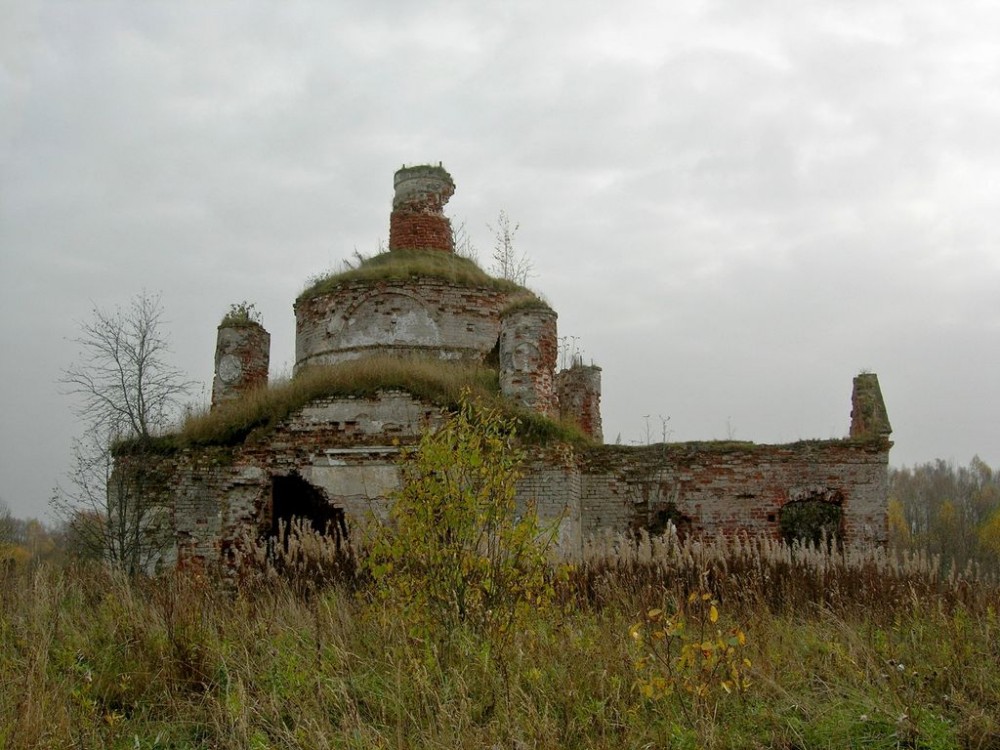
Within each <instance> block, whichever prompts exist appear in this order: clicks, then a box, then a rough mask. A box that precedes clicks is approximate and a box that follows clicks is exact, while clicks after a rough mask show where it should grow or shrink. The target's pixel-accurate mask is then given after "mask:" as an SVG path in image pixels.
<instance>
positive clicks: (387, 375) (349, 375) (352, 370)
mask: <svg viewBox="0 0 1000 750" xmlns="http://www.w3.org/2000/svg"><path fill="white" fill-rule="evenodd" d="M385 390H401V391H405V392H407V393H410V394H411V395H413V396H414V397H416V398H418V399H421V400H424V401H428V402H430V403H432V404H435V405H437V406H441V407H444V408H446V409H455V408H457V406H458V404H459V402H460V400H461V398H462V395H463V393H468V394H469V396H470V397H471V398H473V399H474V400H475V399H478V400H481V401H483V402H484V403H487V404H491V405H492V404H496V405H499V406H501V407H502V408H503V410H504V412H505V413H507V414H509V415H510V416H512V417H514V418H515V419H516V420H517V422H518V429H519V434H520V436H521V438H522V439H524V440H525V441H526V442H531V443H547V442H550V441H560V442H571V443H585V442H587V440H588V439H587V438H586V437H585V436H584V435H583V433H582V432H581V431H580V430H579V428H577V427H576V426H575V425H566V424H562V423H560V422H555V421H553V420H550V419H546V418H545V417H542V416H540V415H538V414H534V413H531V412H526V411H523V410H519V409H517V408H515V407H514V406H512V405H511V404H509V403H508V402H506V401H505V400H504V399H502V398H501V397H500V386H499V376H498V374H497V371H496V370H494V369H491V368H489V367H486V366H484V365H476V364H465V363H456V362H445V361H442V360H432V359H412V358H411V359H403V358H400V357H393V356H389V355H385V356H375V357H366V358H364V359H359V360H354V361H351V362H343V363H340V364H337V365H329V366H323V367H312V368H309V369H306V370H303V371H302V372H300V373H299V374H298V375H296V376H295V377H294V378H291V379H290V380H285V381H281V382H278V383H275V384H273V385H271V386H268V387H267V388H260V389H257V390H254V391H250V392H248V393H246V394H244V395H243V396H242V397H240V398H238V399H235V400H233V401H230V402H226V403H224V404H221V405H220V406H218V407H216V408H215V409H213V410H211V411H207V410H206V411H203V412H201V413H196V414H192V415H190V416H188V417H187V419H185V421H184V424H183V425H182V426H181V428H180V429H179V430H178V431H177V432H175V433H171V434H168V435H163V436H161V437H158V438H154V439H153V441H152V442H151V443H146V444H144V445H142V446H140V445H139V444H138V443H135V442H133V441H125V442H123V443H120V444H119V445H117V446H116V448H115V452H116V453H118V454H126V453H131V452H135V451H138V450H140V449H142V450H152V451H154V452H160V453H169V452H172V451H175V450H178V449H182V448H188V447H197V446H212V445H215V446H235V445H240V444H243V443H245V442H253V441H255V440H259V439H261V438H264V437H266V436H267V435H268V434H269V433H271V432H272V431H273V430H274V429H275V428H276V427H277V426H278V425H279V424H280V423H281V422H282V421H283V420H284V419H286V418H287V417H289V416H290V415H291V414H292V413H293V412H295V411H296V410H298V409H301V408H302V407H303V406H305V405H306V404H308V403H310V402H311V401H314V400H316V399H320V398H329V397H351V396H354V397H358V398H370V397H374V396H375V395H377V394H378V392H379V391H385Z"/></svg>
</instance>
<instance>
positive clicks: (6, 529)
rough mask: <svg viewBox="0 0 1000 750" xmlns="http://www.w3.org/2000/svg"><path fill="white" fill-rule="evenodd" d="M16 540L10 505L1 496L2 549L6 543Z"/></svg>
mask: <svg viewBox="0 0 1000 750" xmlns="http://www.w3.org/2000/svg"><path fill="white" fill-rule="evenodd" d="M13 541H14V517H13V516H12V515H11V513H10V506H8V505H7V503H6V501H5V500H4V499H3V498H2V497H0V551H2V549H3V547H4V545H7V544H11V543H13Z"/></svg>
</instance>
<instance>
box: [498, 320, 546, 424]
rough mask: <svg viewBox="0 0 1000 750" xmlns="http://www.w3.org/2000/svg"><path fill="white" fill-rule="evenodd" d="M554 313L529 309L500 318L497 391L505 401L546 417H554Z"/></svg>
mask: <svg viewBox="0 0 1000 750" xmlns="http://www.w3.org/2000/svg"><path fill="white" fill-rule="evenodd" d="M557 349H558V341H557V338H556V313H555V311H553V310H551V309H550V308H548V307H541V306H531V307H524V308H517V309H514V310H512V311H510V312H507V313H505V314H504V315H503V317H502V318H501V319H500V392H501V394H503V396H504V397H505V398H508V399H510V400H511V401H513V402H514V403H515V404H518V405H519V406H523V407H524V408H526V409H530V410H531V411H535V412H538V413H539V414H544V415H545V416H547V417H554V416H556V412H557V407H556V396H555V389H554V386H553V377H554V375H555V369H556V352H557Z"/></svg>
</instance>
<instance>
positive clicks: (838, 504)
mask: <svg viewBox="0 0 1000 750" xmlns="http://www.w3.org/2000/svg"><path fill="white" fill-rule="evenodd" d="M454 190H455V184H454V182H453V180H452V178H451V175H450V174H449V173H448V172H447V171H446V170H445V169H444V168H443V167H442V166H440V165H438V166H414V167H404V168H403V169H400V170H399V171H398V172H396V174H395V180H394V197H393V201H392V211H391V214H390V219H389V223H390V235H389V249H388V251H387V252H385V253H383V254H381V255H378V256H375V257H374V258H371V259H368V260H367V261H365V262H364V263H363V264H361V265H360V266H359V267H357V268H355V269H352V270H347V271H345V272H343V273H340V274H335V275H333V276H330V277H328V278H326V279H322V280H320V281H318V282H316V283H315V284H313V285H312V286H311V287H310V288H309V289H306V290H305V291H304V292H303V293H302V294H301V295H300V296H299V298H298V299H297V300H296V301H295V304H294V310H295V319H296V344H295V359H296V362H295V372H296V377H299V376H300V375H303V374H304V373H306V372H307V371H311V370H315V368H337V367H342V366H344V365H345V364H346V363H352V362H353V363H357V362H364V361H368V360H371V361H373V362H375V361H377V360H378V358H386V357H391V358H392V359H393V360H397V361H401V362H404V363H409V362H412V363H414V366H416V363H418V362H426V361H433V362H440V363H445V364H448V365H449V366H452V365H453V366H456V367H459V366H466V367H469V366H471V367H473V368H477V370H478V371H482V372H487V373H489V374H491V375H493V376H495V381H496V383H497V384H498V386H497V388H498V390H499V393H500V395H501V397H502V398H503V399H504V400H506V402H508V403H510V404H511V405H512V406H513V407H515V408H516V409H520V410H522V412H530V413H533V414H537V415H539V416H540V417H542V418H546V419H561V420H563V421H568V422H572V423H575V424H576V425H578V427H579V429H580V430H581V431H582V432H583V433H584V434H585V435H586V436H587V437H588V440H587V441H576V442H573V443H569V442H564V441H560V440H550V441H548V442H541V443H539V444H537V445H536V444H532V445H531V446H530V447H529V457H530V458H529V460H528V462H527V465H526V466H525V476H524V478H523V479H522V481H521V482H520V485H519V500H521V501H525V502H531V503H533V504H534V505H535V507H536V509H537V511H538V514H539V516H540V519H541V520H542V521H543V522H544V521H546V520H550V521H555V522H558V524H559V535H558V543H559V546H560V548H561V549H562V551H563V552H564V553H565V554H567V555H570V556H573V555H578V554H580V552H581V551H582V549H583V545H584V543H585V540H586V539H587V538H588V537H590V536H593V535H600V534H603V533H606V532H608V531H613V532H623V533H627V532H634V531H638V530H646V531H648V532H650V533H660V532H663V531H665V530H667V529H668V528H670V527H673V528H676V529H677V531H678V533H680V534H686V535H700V536H705V537H712V536H717V535H735V534H738V533H742V532H746V533H749V534H764V535H769V536H772V537H777V536H780V535H781V534H782V533H783V530H786V531H787V527H788V524H789V523H790V522H791V521H790V520H789V519H792V518H793V516H794V513H795V511H796V509H800V508H803V507H806V506H815V507H818V508H820V509H821V510H825V511H829V513H825V514H823V513H821V514H820V515H821V516H822V517H823V518H824V519H825V520H824V521H823V523H824V524H826V526H825V527H824V528H825V529H828V530H830V531H831V532H835V533H836V534H837V535H839V536H840V537H841V538H842V539H844V540H845V541H847V542H869V541H870V542H876V543H881V542H884V541H885V539H886V535H887V527H886V505H887V491H888V456H889V449H890V447H891V445H892V443H891V442H890V440H889V435H890V432H891V428H890V426H889V420H888V417H887V414H886V410H885V405H884V403H883V400H882V395H881V392H880V390H879V384H878V379H877V377H876V376H875V375H874V374H862V375H859V376H858V377H856V378H855V380H854V384H853V395H852V411H851V422H850V434H849V437H847V438H844V439H836V440H806V441H800V442H796V443H791V444H787V445H758V444H754V443H750V442H732V441H729V442H683V443H665V444H659V445H649V446H638V447H635V446H621V445H604V444H603V436H602V426H601V410H600V400H601V369H600V368H599V367H596V366H585V365H584V364H583V363H582V362H580V361H574V362H572V363H571V365H570V366H569V367H568V368H565V369H562V370H557V347H558V339H557V328H556V322H557V314H556V312H555V311H554V310H552V309H551V308H550V307H549V305H547V304H546V303H545V302H544V301H542V300H541V299H539V298H538V297H537V296H536V295H534V294H533V293H532V292H530V291H529V290H527V289H525V288H523V287H521V286H519V285H517V284H514V283H512V282H510V281H506V280H503V279H496V278H492V277H490V276H489V275H487V274H486V273H485V272H483V271H482V270H481V269H479V268H478V267H477V266H476V265H475V264H474V263H472V262H471V261H469V260H468V259H465V258H461V257H459V256H457V255H456V254H455V252H454V248H453V239H452V231H451V225H450V222H449V220H448V219H447V217H446V216H445V214H444V210H443V209H444V206H445V204H446V203H447V201H448V199H449V197H450V196H451V195H452V194H453V192H454ZM269 345H270V337H269V335H268V334H267V332H266V331H265V330H264V329H263V327H262V326H261V325H260V323H259V322H258V321H255V320H252V319H249V318H247V319H244V318H240V317H239V316H237V318H236V319H229V316H227V319H224V320H223V322H222V324H221V325H220V326H219V330H218V346H217V350H216V359H215V370H216V374H215V381H214V385H213V395H212V404H213V409H224V408H227V406H226V405H227V404H230V403H232V402H234V401H237V400H239V399H240V398H245V397H246V396H247V394H249V393H253V392H254V389H260V388H266V387H267V385H266V382H267V368H268V358H269V351H268V348H269ZM446 411H447V409H446V407H445V406H442V405H441V404H438V403H434V402H433V401H432V400H428V399H427V398H425V397H423V396H421V395H420V394H414V393H411V392H407V390H406V389H405V388H401V387H399V386H398V385H392V384H387V385H386V387H384V388H377V389H375V390H374V391H372V392H368V393H364V394H362V395H356V394H351V393H335V394H332V395H329V394H328V395H322V396H318V397H316V398H313V399H311V400H309V401H308V403H306V404H304V405H303V406H301V407H298V408H296V409H294V410H293V411H291V412H290V413H289V414H287V415H286V416H284V417H283V418H282V419H280V420H279V421H278V423H277V424H275V425H272V426H271V427H270V428H269V429H268V430H266V431H258V433H253V432H251V433H249V434H247V435H242V436H240V437H239V438H238V439H235V440H226V441H220V443H223V442H224V443H225V444H212V443H211V441H202V442H201V443H197V444H195V443H192V444H183V443H182V444H179V445H175V446H174V447H173V448H172V449H171V450H169V451H162V452H161V453H160V454H158V455H157V456H156V457H155V458H154V459H153V460H155V461H156V462H157V467H156V474H157V476H159V477H161V478H162V481H161V482H160V483H159V490H158V491H159V492H160V493H161V495H162V502H163V505H164V506H165V507H166V508H168V509H169V511H168V516H169V520H168V526H169V536H170V539H171V544H170V552H169V554H168V555H167V558H166V559H167V560H176V561H178V562H180V563H182V564H192V565H203V566H214V565H219V564H224V563H225V561H226V560H227V558H228V554H229V549H230V548H231V547H232V546H233V545H234V544H237V543H238V540H239V539H241V538H242V536H243V535H244V534H246V533H251V534H255V535H256V534H268V533H271V532H272V531H273V530H274V529H275V528H276V527H277V524H278V523H279V521H281V520H284V519H288V518H290V517H292V516H298V517H306V518H308V519H311V520H312V521H313V523H314V524H315V525H316V526H317V527H318V528H321V527H323V526H324V525H326V524H334V525H335V526H336V527H337V528H338V529H341V530H342V531H343V533H348V530H349V529H350V528H351V526H352V525H353V524H356V523H357V521H358V520H360V519H362V518H364V517H366V516H367V515H368V514H372V513H374V514H376V515H378V514H384V512H385V510H386V508H387V507H388V503H389V502H391V496H392V494H393V492H394V491H395V490H396V489H397V488H398V486H399V482H400V470H399V468H398V466H397V458H398V453H399V450H400V446H405V445H408V444H413V443H415V442H417V441H418V440H419V438H420V436H421V435H422V434H423V433H424V432H425V431H426V430H428V429H433V428H434V425H435V424H438V423H440V421H441V420H442V419H443V418H444V415H445V414H446ZM845 411H846V409H845ZM845 417H846V415H845Z"/></svg>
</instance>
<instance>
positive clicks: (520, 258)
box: [486, 209, 532, 286]
mask: <svg viewBox="0 0 1000 750" xmlns="http://www.w3.org/2000/svg"><path fill="white" fill-rule="evenodd" d="M486 226H487V227H488V228H489V230H490V231H491V232H493V236H494V244H493V273H495V274H496V275H497V276H499V277H500V278H502V279H507V280H508V281H513V282H514V283H515V284H520V285H522V286H524V284H526V283H527V282H528V278H529V277H530V276H531V271H532V265H531V260H530V259H529V258H528V256H527V254H526V253H519V252H517V249H516V248H515V247H514V235H515V234H517V230H518V229H520V228H521V225H520V224H513V225H511V221H510V216H508V215H507V212H506V211H504V210H502V209H501V211H500V213H499V214H498V215H497V223H496V226H495V227H494V226H493V225H492V224H487V225H486Z"/></svg>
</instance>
